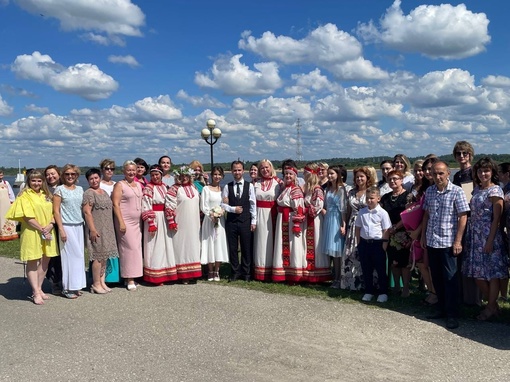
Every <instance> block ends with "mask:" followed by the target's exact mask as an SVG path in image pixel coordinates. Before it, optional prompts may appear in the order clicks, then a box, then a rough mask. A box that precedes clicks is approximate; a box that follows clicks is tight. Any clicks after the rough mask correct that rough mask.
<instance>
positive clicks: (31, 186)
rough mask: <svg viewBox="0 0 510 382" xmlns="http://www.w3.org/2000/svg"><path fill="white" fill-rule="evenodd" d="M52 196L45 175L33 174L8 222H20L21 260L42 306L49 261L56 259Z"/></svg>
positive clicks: (9, 215)
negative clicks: (43, 288) (43, 287)
mask: <svg viewBox="0 0 510 382" xmlns="http://www.w3.org/2000/svg"><path fill="white" fill-rule="evenodd" d="M51 200H52V195H51V193H50V192H49V190H48V187H47V185H46V180H45V178H44V174H43V173H42V172H41V171H38V170H34V171H32V172H31V173H30V174H29V175H28V177H27V187H26V188H25V190H24V191H23V193H21V195H19V196H18V197H17V198H16V200H15V201H14V203H13V204H12V205H11V207H10V208H9V211H7V215H6V217H7V219H11V220H16V221H19V222H21V249H20V259H21V261H26V262H27V268H26V270H27V279H28V282H29V284H30V286H31V287H32V297H31V299H32V301H33V303H34V304H36V305H43V304H44V301H45V300H48V299H49V296H47V295H46V294H45V293H44V292H43V291H42V284H43V281H44V275H45V274H46V270H47V269H48V261H49V259H50V258H51V257H55V256H57V245H56V243H55V229H54V226H55V221H54V219H53V207H52V204H51Z"/></svg>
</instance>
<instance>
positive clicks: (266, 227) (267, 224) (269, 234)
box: [253, 177, 281, 281]
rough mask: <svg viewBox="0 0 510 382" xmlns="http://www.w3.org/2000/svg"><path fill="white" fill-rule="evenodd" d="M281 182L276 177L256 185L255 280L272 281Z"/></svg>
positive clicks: (263, 180)
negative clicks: (277, 202) (277, 199)
mask: <svg viewBox="0 0 510 382" xmlns="http://www.w3.org/2000/svg"><path fill="white" fill-rule="evenodd" d="M280 184H281V180H280V179H278V178H276V177H274V178H270V179H261V180H260V181H258V182H256V183H255V197H256V199H257V229H256V230H255V232H254V235H253V261H254V267H255V277H254V278H255V280H259V281H271V273H272V268H273V251H274V237H275V225H276V216H277V213H278V208H277V205H276V198H277V196H278V194H279V192H280V187H281V186H280Z"/></svg>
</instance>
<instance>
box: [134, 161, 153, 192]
mask: <svg viewBox="0 0 510 382" xmlns="http://www.w3.org/2000/svg"><path fill="white" fill-rule="evenodd" d="M133 162H135V163H136V176H135V182H138V183H140V185H141V186H142V188H144V187H145V186H146V185H147V179H145V177H144V176H145V175H147V174H148V172H149V165H148V164H147V162H146V161H144V160H143V159H142V158H135V159H134V160H133Z"/></svg>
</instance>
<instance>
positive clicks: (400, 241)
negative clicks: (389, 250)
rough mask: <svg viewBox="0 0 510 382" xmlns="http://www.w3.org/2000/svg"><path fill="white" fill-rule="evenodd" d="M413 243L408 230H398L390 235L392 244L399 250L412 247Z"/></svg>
mask: <svg viewBox="0 0 510 382" xmlns="http://www.w3.org/2000/svg"><path fill="white" fill-rule="evenodd" d="M411 243H412V240H411V238H410V237H409V234H408V233H407V232H406V231H397V232H395V233H394V234H393V235H391V237H390V245H391V246H392V247H395V248H396V249H397V251H400V250H401V249H402V248H409V247H411Z"/></svg>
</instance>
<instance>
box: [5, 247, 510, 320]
mask: <svg viewBox="0 0 510 382" xmlns="http://www.w3.org/2000/svg"><path fill="white" fill-rule="evenodd" d="M19 246H20V241H19V239H18V240H11V241H0V256H2V257H9V258H19ZM229 272H230V266H229V265H228V264H223V266H222V268H221V274H223V275H225V274H228V273H229ZM202 282H205V283H207V281H202ZM214 284H220V285H224V286H229V287H236V288H246V289H251V290H258V291H261V292H264V293H278V294H287V295H293V296H303V297H309V298H321V299H330V300H338V299H342V301H343V302H346V303H353V304H354V303H355V304H359V303H361V297H362V296H363V293H362V292H350V291H346V290H341V289H331V288H329V285H327V284H325V285H320V284H318V285H314V284H311V285H293V286H289V285H287V284H282V283H263V282H258V281H252V282H246V281H236V282H232V283H229V282H228V281H227V280H226V279H222V281H221V282H220V283H214ZM411 287H412V288H411V289H412V294H411V296H410V297H408V298H402V297H400V296H398V295H392V294H390V295H389V300H388V302H387V303H385V304H383V305H381V304H377V303H375V302H373V303H370V304H369V305H371V306H373V307H374V308H384V309H390V310H395V311H398V312H401V313H404V314H410V315H425V314H428V313H429V312H431V309H430V308H428V307H425V306H423V304H422V302H421V301H422V299H423V298H424V297H425V293H424V292H421V291H420V290H419V289H418V281H417V280H416V279H413V280H412V283H411ZM374 300H375V299H374ZM500 307H501V314H500V316H499V317H497V318H495V319H493V321H494V322H501V323H505V324H510V303H508V302H506V303H500ZM479 311H480V308H478V307H467V306H462V308H461V315H462V317H467V318H472V319H475V317H476V316H477V315H478V313H479Z"/></svg>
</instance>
